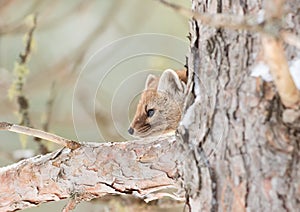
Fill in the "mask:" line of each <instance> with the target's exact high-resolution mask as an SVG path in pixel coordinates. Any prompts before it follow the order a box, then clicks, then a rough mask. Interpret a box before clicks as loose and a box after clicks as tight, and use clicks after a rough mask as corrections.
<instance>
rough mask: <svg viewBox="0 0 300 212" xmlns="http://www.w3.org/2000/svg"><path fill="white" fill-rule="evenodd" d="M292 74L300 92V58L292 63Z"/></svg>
mask: <svg viewBox="0 0 300 212" xmlns="http://www.w3.org/2000/svg"><path fill="white" fill-rule="evenodd" d="M290 73H291V75H292V78H293V80H294V82H295V84H296V87H297V88H298V89H299V90H300V58H299V59H296V60H292V61H291V63H290Z"/></svg>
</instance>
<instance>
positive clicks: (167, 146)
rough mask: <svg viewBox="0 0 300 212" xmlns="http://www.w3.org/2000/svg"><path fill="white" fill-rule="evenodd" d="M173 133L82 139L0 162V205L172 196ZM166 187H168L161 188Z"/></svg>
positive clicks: (12, 206)
mask: <svg viewBox="0 0 300 212" xmlns="http://www.w3.org/2000/svg"><path fill="white" fill-rule="evenodd" d="M174 144H175V137H174V136H165V137H161V138H159V139H158V138H152V139H143V140H137V141H131V142H122V143H103V144H99V143H98V144H97V143H83V145H82V146H81V147H80V148H78V149H76V150H70V149H67V148H64V149H61V150H58V151H55V152H53V153H49V154H47V155H43V156H36V157H34V158H30V159H26V160H22V161H20V162H19V163H16V164H13V165H10V166H7V167H3V168H0V182H1V186H0V211H14V210H18V209H24V208H27V207H33V206H36V205H38V204H40V203H42V202H48V201H58V200H61V199H66V198H71V199H72V198H73V199H74V201H75V202H80V201H84V200H90V199H93V198H96V197H101V196H104V195H107V194H119V195H120V194H131V195H134V196H136V197H139V198H142V199H145V200H149V201H150V200H153V199H157V198H161V197H162V196H171V197H173V198H179V197H178V196H176V195H173V194H172V192H176V191H177V190H178V189H179V188H180V186H179V185H178V184H177V183H176V182H177V181H176V177H177V166H176V157H174V155H176V152H177V150H176V146H175V145H174ZM166 189H168V192H164V190H166Z"/></svg>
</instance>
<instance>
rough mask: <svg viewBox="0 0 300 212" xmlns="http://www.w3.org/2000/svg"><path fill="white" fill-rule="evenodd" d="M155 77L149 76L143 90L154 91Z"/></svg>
mask: <svg viewBox="0 0 300 212" xmlns="http://www.w3.org/2000/svg"><path fill="white" fill-rule="evenodd" d="M156 82H157V77H156V76H154V75H153V74H149V75H148V77H147V80H146V84H145V89H146V90H147V89H156V86H157V83H156Z"/></svg>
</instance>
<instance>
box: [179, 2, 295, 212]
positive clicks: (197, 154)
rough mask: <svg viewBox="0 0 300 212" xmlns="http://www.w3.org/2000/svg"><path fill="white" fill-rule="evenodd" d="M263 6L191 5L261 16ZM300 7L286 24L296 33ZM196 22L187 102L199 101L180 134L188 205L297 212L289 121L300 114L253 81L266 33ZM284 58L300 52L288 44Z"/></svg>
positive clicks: (288, 6)
mask: <svg viewBox="0 0 300 212" xmlns="http://www.w3.org/2000/svg"><path fill="white" fill-rule="evenodd" d="M264 3H265V2H264ZM264 3H262V2H261V1H259V0H244V1H231V0H211V1H202V0H193V1H192V4H193V6H192V7H193V9H194V10H195V11H197V12H205V13H210V14H214V13H225V14H236V15H246V14H257V13H258V12H259V11H260V10H261V8H263V7H264ZM299 7H300V4H299V2H297V1H296V0H294V1H287V3H286V4H285V9H286V11H288V13H287V15H286V19H285V21H286V24H285V27H286V28H287V29H289V30H291V31H292V32H294V33H296V34H299V29H300V21H299V20H300V13H299V11H300V10H299ZM190 25H191V29H190V40H191V44H190V53H189V55H188V68H189V78H190V79H189V82H190V88H191V93H190V96H189V98H188V99H191V98H194V101H193V102H192V103H190V104H187V106H186V112H185V116H184V117H183V120H182V122H181V125H180V126H179V134H180V136H178V140H179V141H180V142H179V147H180V150H181V151H182V160H180V161H183V162H182V166H181V167H180V174H181V176H182V180H183V187H184V189H185V191H186V201H187V206H188V208H189V209H190V210H191V211H297V210H299V208H300V168H299V167H300V164H299V163H300V151H299V141H300V134H299V133H300V131H299V129H300V128H299V118H298V119H296V120H294V119H293V121H292V122H290V121H287V120H288V119H286V118H285V117H286V116H290V117H293V116H294V117H296V116H295V114H297V113H299V110H296V111H292V112H291V110H289V109H285V108H284V107H283V106H282V103H281V101H280V97H279V95H278V93H277V90H276V87H275V86H274V84H273V83H266V82H264V81H262V80H260V79H257V78H253V77H251V76H250V75H251V68H252V67H253V65H254V64H255V62H256V58H257V55H259V54H260V51H261V48H262V47H261V46H262V45H261V35H260V34H257V33H253V32H247V31H243V30H227V29H223V28H212V27H209V26H204V25H202V24H201V22H200V21H196V20H192V21H191V22H190ZM285 54H286V56H287V59H288V60H291V59H293V58H295V57H296V56H297V49H296V48H294V47H291V46H285ZM290 114H292V115H290ZM293 114H294V115H293ZM298 117H299V116H298ZM183 158H184V160H183Z"/></svg>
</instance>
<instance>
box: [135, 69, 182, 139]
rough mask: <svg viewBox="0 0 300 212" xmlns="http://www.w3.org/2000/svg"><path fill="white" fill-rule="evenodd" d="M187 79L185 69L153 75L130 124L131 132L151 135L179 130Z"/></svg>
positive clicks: (141, 135) (139, 135) (150, 76)
mask: <svg viewBox="0 0 300 212" xmlns="http://www.w3.org/2000/svg"><path fill="white" fill-rule="evenodd" d="M175 73H176V74H177V75H176V74H175ZM162 78H163V79H162ZM186 79H187V74H186V71H185V70H180V71H176V72H174V71H172V70H167V71H165V72H164V73H163V74H162V76H161V78H158V77H155V76H153V75H149V76H148V78H147V81H146V85H145V90H144V91H143V93H142V96H141V99H140V101H139V103H138V106H137V110H136V113H135V116H134V118H133V120H132V122H131V125H130V128H131V130H133V133H130V134H132V135H134V136H137V137H148V136H154V135H160V134H164V133H168V132H170V131H175V130H176V128H177V126H178V123H179V121H180V119H181V109H182V105H183V101H184V90H185V82H186ZM158 89H159V90H158ZM149 109H153V110H154V111H155V113H154V115H153V116H152V117H148V116H147V110H149ZM129 132H130V129H129Z"/></svg>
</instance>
